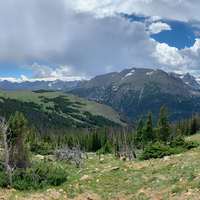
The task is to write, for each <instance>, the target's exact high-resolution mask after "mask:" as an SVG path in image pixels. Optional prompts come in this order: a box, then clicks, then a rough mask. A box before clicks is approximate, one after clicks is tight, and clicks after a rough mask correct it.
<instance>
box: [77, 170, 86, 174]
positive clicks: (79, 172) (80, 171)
mask: <svg viewBox="0 0 200 200" xmlns="http://www.w3.org/2000/svg"><path fill="white" fill-rule="evenodd" d="M82 172H84V169H81V170H79V171H78V172H77V173H76V174H81V173H82Z"/></svg>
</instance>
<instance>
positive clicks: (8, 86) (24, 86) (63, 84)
mask: <svg viewBox="0 0 200 200" xmlns="http://www.w3.org/2000/svg"><path fill="white" fill-rule="evenodd" d="M85 82H86V81H85V80H81V81H62V80H59V79H58V80H55V81H24V82H20V83H18V82H10V81H7V80H4V81H2V82H0V88H1V89H3V90H6V91H15V90H29V91H34V90H52V91H61V92H67V91H69V90H72V89H75V88H77V87H79V86H80V85H82V84H83V83H85Z"/></svg>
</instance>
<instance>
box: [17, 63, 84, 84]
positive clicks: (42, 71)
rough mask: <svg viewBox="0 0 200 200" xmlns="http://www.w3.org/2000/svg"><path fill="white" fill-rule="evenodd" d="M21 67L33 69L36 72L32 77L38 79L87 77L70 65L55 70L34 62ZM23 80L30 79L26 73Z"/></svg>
mask: <svg viewBox="0 0 200 200" xmlns="http://www.w3.org/2000/svg"><path fill="white" fill-rule="evenodd" d="M20 67H21V68H25V69H28V70H33V71H34V73H33V74H32V76H31V79H33V80H37V79H42V80H48V79H49V78H50V80H55V79H62V80H68V79H69V80H70V79H76V80H77V79H78V80H81V79H86V78H87V77H85V75H84V74H77V73H76V72H75V71H74V70H73V68H72V67H68V66H60V67H59V68H56V69H55V70H54V71H53V70H52V69H51V68H50V67H49V66H46V65H38V64H37V63H34V64H33V65H31V66H30V65H22V66H20ZM21 77H22V81H25V80H29V79H27V78H26V77H25V76H24V75H21Z"/></svg>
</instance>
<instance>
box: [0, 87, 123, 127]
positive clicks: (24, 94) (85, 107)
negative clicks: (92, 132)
mask: <svg viewBox="0 0 200 200" xmlns="http://www.w3.org/2000/svg"><path fill="white" fill-rule="evenodd" d="M60 95H62V97H63V98H66V99H68V100H69V101H70V102H72V103H73V105H75V106H76V107H74V106H73V105H71V106H69V107H70V108H73V109H77V110H79V111H80V114H81V113H82V112H83V111H88V112H91V113H92V115H100V116H103V117H105V118H108V119H109V120H111V121H114V122H116V123H119V124H121V125H125V126H126V124H125V123H123V122H121V121H120V116H119V113H118V112H117V111H116V110H115V109H113V108H111V107H109V106H106V105H104V104H101V103H98V102H96V101H92V100H88V99H84V98H81V97H80V96H77V95H73V94H66V93H62V92H44V93H35V92H31V91H28V90H18V91H4V90H0V97H4V98H10V99H17V100H20V101H23V102H34V103H37V104H41V105H43V110H44V111H47V112H51V111H50V110H47V109H46V107H47V106H48V107H51V108H53V107H54V103H53V102H52V101H49V102H47V103H45V102H43V101H42V100H44V98H55V97H59V96H60ZM41 97H42V98H41ZM0 101H2V99H0ZM77 102H78V103H77ZM60 115H62V116H65V117H69V116H66V115H65V114H63V113H62V112H61V113H60ZM70 118H73V117H70ZM75 120H76V121H79V122H80V120H78V119H75Z"/></svg>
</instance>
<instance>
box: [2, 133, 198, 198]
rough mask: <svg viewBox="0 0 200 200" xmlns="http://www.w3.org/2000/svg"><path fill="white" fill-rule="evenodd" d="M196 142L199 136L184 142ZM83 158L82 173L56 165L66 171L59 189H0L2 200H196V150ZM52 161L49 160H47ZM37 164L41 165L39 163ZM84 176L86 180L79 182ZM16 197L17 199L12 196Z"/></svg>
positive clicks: (78, 170)
mask: <svg viewBox="0 0 200 200" xmlns="http://www.w3.org/2000/svg"><path fill="white" fill-rule="evenodd" d="M193 139H196V140H197V141H200V133H197V134H195V135H193V136H190V137H189V138H188V140H193ZM88 155H89V159H86V157H85V156H84V165H83V166H82V170H80V169H79V168H74V167H72V165H70V164H66V162H59V164H61V165H62V166H64V167H65V169H67V170H68V171H69V173H70V174H69V177H68V179H67V181H66V182H65V183H63V184H62V185H61V186H59V187H53V186H52V187H47V188H44V189H42V190H37V191H34V190H31V191H28V192H27V191H25V192H23V191H21V192H20V191H16V190H13V189H11V190H8V189H3V188H0V197H2V196H4V198H5V199H24V200H26V199H33V198H34V199H49V200H51V199H74V200H82V199H89V197H91V199H102V200H104V199H109V200H111V199H119V200H125V199H136V200H139V199H149V200H155V199H160V200H161V199H163V200H167V199H179V200H185V199H188V200H189V199H190V200H197V199H199V192H200V190H199V188H200V148H199V147H198V148H196V149H192V150H190V151H187V152H185V153H181V154H178V155H171V156H167V157H164V158H159V159H151V160H146V161H138V160H137V159H132V160H131V161H120V159H119V158H116V157H114V155H110V154H107V155H102V158H103V159H104V161H100V160H99V159H98V155H95V154H94V153H89V154H88ZM51 158H52V159H54V158H53V157H51ZM37 159H38V158H37ZM39 162H43V161H42V160H40V161H39ZM84 175H88V176H89V178H88V179H86V180H82V179H81V178H82V177H83V176H84ZM16 196H17V197H16Z"/></svg>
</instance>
